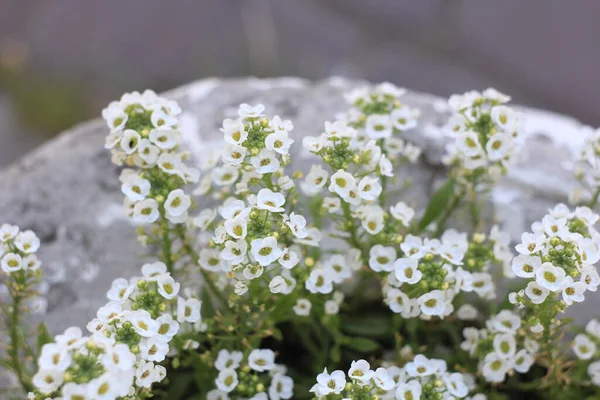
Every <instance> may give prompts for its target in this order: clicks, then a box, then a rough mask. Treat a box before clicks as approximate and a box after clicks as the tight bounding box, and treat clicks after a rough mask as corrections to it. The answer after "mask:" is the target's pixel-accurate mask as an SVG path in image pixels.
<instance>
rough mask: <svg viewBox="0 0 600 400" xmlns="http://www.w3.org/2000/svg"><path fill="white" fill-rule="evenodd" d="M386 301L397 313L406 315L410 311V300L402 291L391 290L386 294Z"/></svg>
mask: <svg viewBox="0 0 600 400" xmlns="http://www.w3.org/2000/svg"><path fill="white" fill-rule="evenodd" d="M386 300H387V303H388V305H389V306H390V310H392V311H393V312H395V313H398V314H402V315H406V314H407V313H408V311H409V307H410V305H409V301H410V300H409V298H408V296H407V295H405V294H404V293H402V292H401V291H400V289H396V288H393V289H390V290H388V292H387V294H386Z"/></svg>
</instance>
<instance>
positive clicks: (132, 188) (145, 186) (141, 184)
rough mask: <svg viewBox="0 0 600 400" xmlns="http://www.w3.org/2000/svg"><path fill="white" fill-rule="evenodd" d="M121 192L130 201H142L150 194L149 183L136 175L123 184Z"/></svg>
mask: <svg viewBox="0 0 600 400" xmlns="http://www.w3.org/2000/svg"><path fill="white" fill-rule="evenodd" d="M121 192H123V194H124V195H125V196H127V198H128V199H129V200H131V201H141V200H144V199H145V198H146V197H147V196H148V194H149V193H150V182H149V181H148V180H146V179H143V178H141V177H139V176H138V175H135V176H132V177H131V178H129V179H127V180H126V181H125V182H123V184H122V185H121Z"/></svg>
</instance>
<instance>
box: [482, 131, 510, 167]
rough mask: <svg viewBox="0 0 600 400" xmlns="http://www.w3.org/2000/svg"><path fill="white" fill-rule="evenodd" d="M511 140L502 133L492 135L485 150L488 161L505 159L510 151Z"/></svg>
mask: <svg viewBox="0 0 600 400" xmlns="http://www.w3.org/2000/svg"><path fill="white" fill-rule="evenodd" d="M512 146H513V142H512V138H511V137H510V136H508V135H506V134H504V133H496V134H494V135H492V136H491V137H490V138H489V140H488V142H487V144H486V145H485V149H486V151H487V154H488V158H489V160H490V161H499V160H502V159H503V158H505V157H506V156H507V155H508V154H509V153H510V151H511V150H512Z"/></svg>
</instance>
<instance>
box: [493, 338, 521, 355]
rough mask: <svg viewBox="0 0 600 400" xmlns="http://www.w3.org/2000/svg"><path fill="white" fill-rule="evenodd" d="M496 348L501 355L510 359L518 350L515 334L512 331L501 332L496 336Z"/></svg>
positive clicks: (494, 343)
mask: <svg viewBox="0 0 600 400" xmlns="http://www.w3.org/2000/svg"><path fill="white" fill-rule="evenodd" d="M493 345H494V350H495V351H496V354H498V355H499V356H500V357H502V358H505V359H509V358H511V357H512V356H514V355H515V352H516V351H517V343H516V341H515V337H514V335H512V334H510V333H501V334H498V335H496V336H494V342H493Z"/></svg>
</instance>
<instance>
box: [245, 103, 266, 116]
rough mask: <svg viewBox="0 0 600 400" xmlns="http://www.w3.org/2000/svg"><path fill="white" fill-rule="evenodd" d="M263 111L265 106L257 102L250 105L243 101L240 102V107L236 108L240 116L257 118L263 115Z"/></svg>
mask: <svg viewBox="0 0 600 400" xmlns="http://www.w3.org/2000/svg"><path fill="white" fill-rule="evenodd" d="M264 111H265V106H264V105H262V104H257V105H255V106H251V105H249V104H246V103H243V104H240V109H239V110H238V115H239V116H240V117H242V118H258V117H260V116H261V115H263V112H264Z"/></svg>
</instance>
